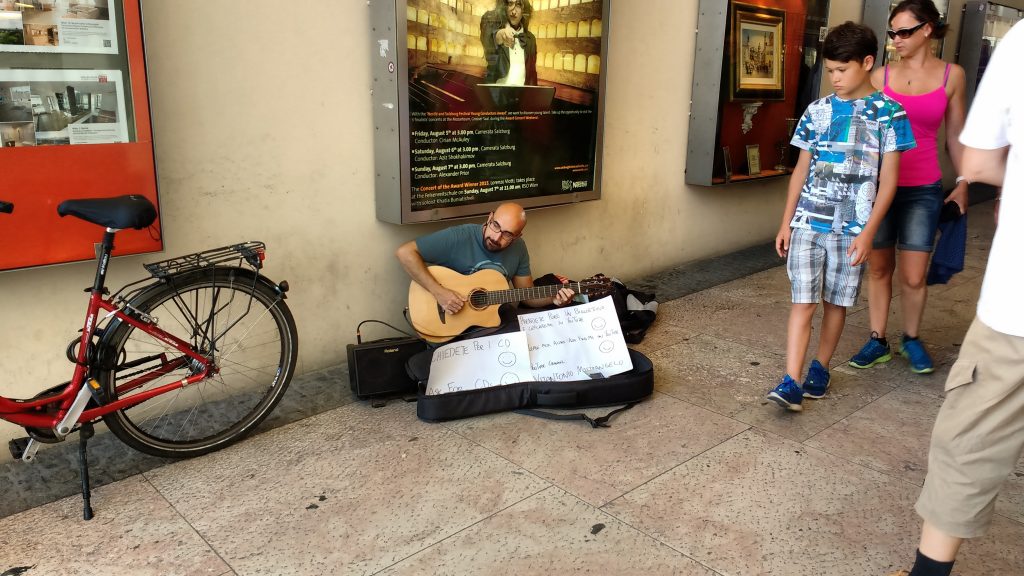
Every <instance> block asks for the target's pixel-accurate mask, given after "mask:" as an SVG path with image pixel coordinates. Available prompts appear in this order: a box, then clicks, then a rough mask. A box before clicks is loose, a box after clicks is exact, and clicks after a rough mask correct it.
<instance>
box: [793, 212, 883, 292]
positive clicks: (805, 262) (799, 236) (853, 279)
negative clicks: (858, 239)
mask: <svg viewBox="0 0 1024 576" xmlns="http://www.w3.org/2000/svg"><path fill="white" fill-rule="evenodd" d="M851 244H853V236H850V235H848V234H832V233H823V232H814V231H812V230H805V229H802V228H796V229H794V230H793V234H792V235H791V236H790V238H789V257H788V258H787V259H786V271H787V272H789V282H790V286H791V295H792V297H793V303H794V304H817V303H818V302H820V301H821V298H822V295H823V294H824V297H825V301H826V302H828V303H830V304H835V305H836V306H843V307H847V308H848V307H850V306H853V305H854V304H856V302H857V295H858V294H859V293H860V279H861V273H862V272H863V270H864V265H863V264H861V265H859V266H853V265H852V264H850V257H849V256H847V255H846V251H847V250H849V249H850V245H851Z"/></svg>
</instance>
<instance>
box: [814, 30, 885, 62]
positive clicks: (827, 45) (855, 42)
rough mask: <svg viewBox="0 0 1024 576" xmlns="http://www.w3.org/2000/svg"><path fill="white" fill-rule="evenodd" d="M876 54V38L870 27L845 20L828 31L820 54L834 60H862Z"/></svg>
mask: <svg viewBox="0 0 1024 576" xmlns="http://www.w3.org/2000/svg"><path fill="white" fill-rule="evenodd" d="M876 54H878V38H877V37H876V36H875V33H874V32H872V31H871V28H868V27H867V26H865V25H863V24H857V23H856V22H851V21H849V20H847V21H846V22H844V23H842V24H840V25H839V26H836V27H835V28H833V29H831V30H829V31H828V36H825V42H824V44H822V47H821V55H822V56H823V57H824V58H825V59H827V60H833V61H835V62H852V61H854V60H856V61H857V62H864V59H865V58H867V57H868V56H875V55H876Z"/></svg>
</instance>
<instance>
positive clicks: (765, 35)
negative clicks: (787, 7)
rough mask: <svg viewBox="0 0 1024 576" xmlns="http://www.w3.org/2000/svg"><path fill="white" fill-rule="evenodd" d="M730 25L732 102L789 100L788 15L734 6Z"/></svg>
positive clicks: (745, 5) (736, 4) (748, 5)
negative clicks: (787, 87) (787, 65)
mask: <svg viewBox="0 0 1024 576" xmlns="http://www.w3.org/2000/svg"><path fill="white" fill-rule="evenodd" d="M730 22H731V24H732V38H731V42H730V56H731V58H730V72H731V74H730V76H731V77H732V82H731V85H730V90H729V99H730V100H782V99H783V98H784V97H785V88H786V86H785V70H784V68H783V59H784V57H785V48H784V46H785V39H786V13H785V12H783V11H782V10H775V9H772V8H763V7H761V6H754V5H751V4H739V3H733V4H732V6H731V14H730Z"/></svg>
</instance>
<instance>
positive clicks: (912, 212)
mask: <svg viewBox="0 0 1024 576" xmlns="http://www.w3.org/2000/svg"><path fill="white" fill-rule="evenodd" d="M943 200H944V195H943V193H942V182H941V181H939V182H935V183H934V184H925V185H923V186H899V187H897V188H896V197H895V198H893V200H892V206H890V207H889V212H888V213H887V214H886V215H885V219H883V220H882V223H881V224H880V225H879V226H878V231H877V232H875V238H874V241H873V243H872V244H873V246H874V247H875V248H892V247H893V246H897V247H899V249H900V250H910V251H913V252H931V251H932V248H933V247H934V245H935V231H936V230H937V229H938V227H939V213H940V212H942V203H943Z"/></svg>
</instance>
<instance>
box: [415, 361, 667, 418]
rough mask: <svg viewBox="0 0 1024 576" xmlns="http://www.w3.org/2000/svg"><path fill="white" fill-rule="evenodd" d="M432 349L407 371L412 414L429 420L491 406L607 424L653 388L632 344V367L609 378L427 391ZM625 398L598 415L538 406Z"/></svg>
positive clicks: (590, 404) (650, 372) (647, 366)
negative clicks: (413, 386)
mask: <svg viewBox="0 0 1024 576" xmlns="http://www.w3.org/2000/svg"><path fill="white" fill-rule="evenodd" d="M432 355H433V351H431V350H428V351H426V352H421V353H419V354H416V355H415V356H413V357H411V358H410V359H409V362H408V363H407V364H406V368H407V370H408V371H409V376H410V377H412V378H413V379H414V380H417V381H418V392H417V399H416V415H417V416H419V418H420V419H421V420H425V421H427V422H443V421H445V420H456V419H459V418H468V417H471V416H482V415H484V414H493V413H495V412H507V411H510V410H511V411H516V412H520V413H523V414H528V415H530V416H537V417H540V418H548V419H552V420H585V421H587V422H589V423H590V425H591V426H593V427H594V428H598V427H607V426H608V420H609V419H610V418H611V417H612V416H614V415H615V414H617V413H619V412H621V411H623V410H628V409H629V408H632V407H633V406H634V405H635V404H637V403H638V402H640V401H641V400H643V399H645V398H647V397H649V396H650V395H651V394H652V393H653V392H654V366H653V365H652V364H651V361H650V359H648V358H647V356H644V355H643V354H642V353H640V352H637V351H636V350H630V351H629V358H630V360H631V361H632V363H633V369H632V370H630V371H628V372H623V373H622V374H616V375H614V376H609V377H607V378H594V379H589V380H573V381H569V382H519V383H516V384H507V385H503V386H493V387H490V388H478V389H475V390H460V391H458V392H449V393H447V394H435V395H430V396H428V395H426V387H427V378H428V377H429V375H430V360H431V357H432ZM621 404H625V406H623V407H622V408H619V409H617V410H613V411H611V412H610V413H608V414H606V415H604V416H602V417H599V418H591V417H589V416H587V415H586V414H556V413H551V412H544V411H543V410H537V408H557V409H563V408H595V407H602V406H616V405H621Z"/></svg>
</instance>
